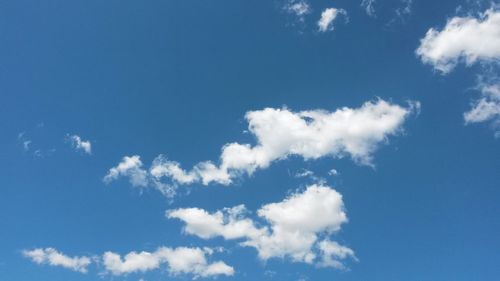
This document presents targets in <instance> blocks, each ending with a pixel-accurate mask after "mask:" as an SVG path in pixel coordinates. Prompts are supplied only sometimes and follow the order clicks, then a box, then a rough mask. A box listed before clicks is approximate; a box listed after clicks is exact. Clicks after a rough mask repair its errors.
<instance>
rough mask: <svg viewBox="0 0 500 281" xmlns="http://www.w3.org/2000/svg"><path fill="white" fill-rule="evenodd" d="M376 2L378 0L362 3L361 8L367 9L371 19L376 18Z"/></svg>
mask: <svg viewBox="0 0 500 281" xmlns="http://www.w3.org/2000/svg"><path fill="white" fill-rule="evenodd" d="M375 2H376V0H363V1H361V7H362V8H363V9H365V11H366V14H367V15H369V16H370V17H375V16H376V14H375V7H374V5H375Z"/></svg>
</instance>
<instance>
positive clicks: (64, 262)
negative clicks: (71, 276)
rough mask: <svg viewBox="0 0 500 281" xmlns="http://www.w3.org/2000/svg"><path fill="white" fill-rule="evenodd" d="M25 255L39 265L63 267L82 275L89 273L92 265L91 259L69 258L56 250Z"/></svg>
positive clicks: (38, 251)
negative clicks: (88, 268)
mask: <svg viewBox="0 0 500 281" xmlns="http://www.w3.org/2000/svg"><path fill="white" fill-rule="evenodd" d="M23 255H24V256H25V257H27V258H29V259H31V260H32V261H33V262H35V263H37V264H48V265H51V266H61V267H64V268H67V269H71V270H73V271H79V272H82V273H87V267H88V266H89V265H90V264H91V259H90V258H89V257H85V256H83V257H69V256H66V255H64V254H63V253H61V252H58V251H57V250H56V249H54V248H45V249H43V248H38V249H33V250H25V251H23Z"/></svg>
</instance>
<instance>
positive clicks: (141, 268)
mask: <svg viewBox="0 0 500 281" xmlns="http://www.w3.org/2000/svg"><path fill="white" fill-rule="evenodd" d="M212 252H213V251H212V250H211V249H200V248H187V247H179V248H175V249H172V248H167V247H161V248H158V249H157V250H156V251H155V252H144V251H143V252H140V253H137V252H130V253H128V254H127V255H125V256H124V257H123V258H122V257H121V256H120V255H119V254H116V253H113V252H106V253H104V255H103V264H104V267H105V270H106V271H107V272H110V273H111V274H113V275H124V274H128V273H133V272H146V271H150V270H154V269H158V268H159V267H160V266H161V265H162V264H166V265H167V267H168V271H169V273H170V274H172V275H178V274H192V275H193V277H194V278H198V277H214V276H218V275H226V276H232V275H234V269H233V268H232V267H231V266H229V265H227V264H225V263H224V262H222V261H216V262H213V263H209V262H208V261H207V255H210V254H211V253H212Z"/></svg>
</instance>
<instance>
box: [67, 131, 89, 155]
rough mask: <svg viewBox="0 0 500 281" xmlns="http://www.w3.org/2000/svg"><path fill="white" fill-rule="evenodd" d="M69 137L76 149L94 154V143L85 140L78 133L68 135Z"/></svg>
mask: <svg viewBox="0 0 500 281" xmlns="http://www.w3.org/2000/svg"><path fill="white" fill-rule="evenodd" d="M68 139H69V140H70V142H71V145H72V146H73V147H74V148H75V149H76V150H81V151H83V152H85V153H87V154H92V144H91V143H90V141H84V140H82V138H80V136H77V135H72V136H68Z"/></svg>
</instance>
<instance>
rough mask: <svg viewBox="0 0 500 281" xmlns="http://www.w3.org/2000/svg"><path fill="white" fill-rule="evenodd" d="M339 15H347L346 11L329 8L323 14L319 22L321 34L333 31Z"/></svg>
mask: <svg viewBox="0 0 500 281" xmlns="http://www.w3.org/2000/svg"><path fill="white" fill-rule="evenodd" d="M338 15H344V16H345V15H347V12H346V11H345V10H344V9H336V8H327V9H325V10H324V11H323V12H322V13H321V18H320V19H319V21H318V29H319V31H321V32H326V31H329V30H333V21H334V20H335V19H336V18H337V16H338Z"/></svg>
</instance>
